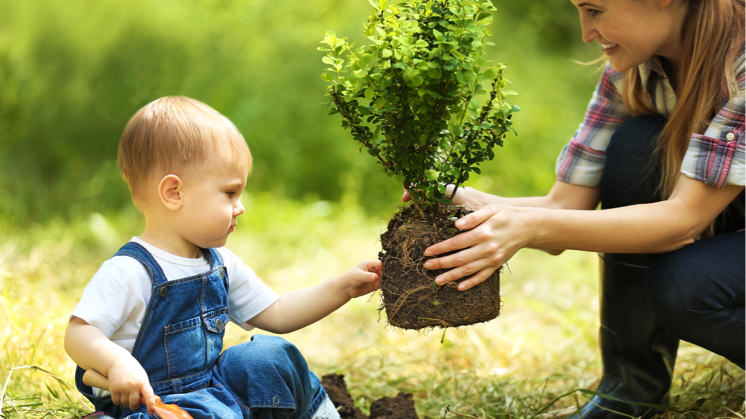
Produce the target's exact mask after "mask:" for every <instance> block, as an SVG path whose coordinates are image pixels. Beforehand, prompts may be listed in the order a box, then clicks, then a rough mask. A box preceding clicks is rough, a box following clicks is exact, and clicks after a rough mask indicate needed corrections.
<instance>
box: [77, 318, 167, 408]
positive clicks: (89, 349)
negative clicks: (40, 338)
mask: <svg viewBox="0 0 746 419" xmlns="http://www.w3.org/2000/svg"><path fill="white" fill-rule="evenodd" d="M65 351H67V354H68V355H69V356H70V358H72V360H73V361H75V363H76V364H78V365H79V366H80V367H81V368H83V369H84V370H90V369H93V370H95V371H97V372H99V373H100V374H101V375H103V376H105V377H107V378H108V380H109V391H110V392H111V401H112V402H114V404H116V405H122V406H128V407H129V408H130V409H133V410H135V409H137V408H138V407H139V406H140V400H141V399H142V400H144V401H145V404H146V405H147V407H148V413H153V399H154V396H155V394H154V393H153V388H152V387H151V386H150V381H149V380H148V374H147V373H146V372H145V370H144V369H143V367H142V366H141V365H140V363H139V362H137V360H136V359H135V358H134V357H133V356H132V355H131V354H130V353H129V352H128V351H127V350H126V349H124V348H122V347H121V346H119V345H117V344H116V343H114V342H112V341H111V340H109V338H107V337H106V335H104V334H103V333H102V332H101V331H100V330H99V329H98V328H96V327H95V326H92V325H90V324H88V323H87V322H86V321H85V320H83V319H81V318H79V317H75V316H73V317H71V318H70V323H69V324H68V326H67V331H66V332H65Z"/></svg>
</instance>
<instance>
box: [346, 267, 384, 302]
mask: <svg viewBox="0 0 746 419" xmlns="http://www.w3.org/2000/svg"><path fill="white" fill-rule="evenodd" d="M342 278H344V279H345V280H346V283H347V294H348V295H349V296H350V298H355V297H359V296H361V295H365V294H367V293H369V292H373V291H375V290H377V289H378V288H379V287H380V286H381V261H380V260H366V261H363V262H360V263H359V264H358V265H357V266H355V267H354V268H352V269H350V270H349V271H347V272H345V273H343V274H342Z"/></svg>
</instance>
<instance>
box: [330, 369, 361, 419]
mask: <svg viewBox="0 0 746 419" xmlns="http://www.w3.org/2000/svg"><path fill="white" fill-rule="evenodd" d="M344 377H345V376H344V375H342V374H327V375H325V376H323V377H321V385H322V386H324V389H325V390H326V394H327V395H328V396H329V399H330V400H331V401H332V403H334V406H336V407H337V412H339V416H340V417H342V419H366V418H367V417H368V416H365V415H364V414H363V412H361V411H360V409H358V408H357V407H355V403H354V402H353V401H352V396H350V392H349V391H347V385H346V384H345V379H344Z"/></svg>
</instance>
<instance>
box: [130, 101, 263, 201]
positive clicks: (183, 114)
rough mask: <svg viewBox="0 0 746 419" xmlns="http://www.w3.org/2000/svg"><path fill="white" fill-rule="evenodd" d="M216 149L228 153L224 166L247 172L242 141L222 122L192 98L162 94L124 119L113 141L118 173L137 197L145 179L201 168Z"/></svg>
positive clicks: (248, 160)
mask: <svg viewBox="0 0 746 419" xmlns="http://www.w3.org/2000/svg"><path fill="white" fill-rule="evenodd" d="M226 146H227V149H224V148H223V147H226ZM219 150H227V151H228V152H229V153H230V158H229V159H228V161H225V164H247V163H248V167H249V168H251V153H250V152H249V148H248V146H247V145H246V141H245V140H244V138H243V136H242V135H241V133H240V132H239V131H238V129H237V128H236V127H235V125H233V123H232V122H231V121H230V120H229V119H228V118H226V117H225V116H223V115H222V114H221V113H220V112H218V111H216V110H215V109H213V108H211V107H210V106H208V105H206V104H204V103H202V102H200V101H198V100H195V99H191V98H188V97H184V96H166V97H162V98H159V99H156V100H154V101H152V102H150V103H148V104H147V105H145V106H144V107H142V108H141V109H140V110H138V111H137V112H136V113H135V114H134V115H133V116H132V118H130V120H129V122H128V123H127V126H126V127H125V128H124V132H123V133H122V138H121V140H120V141H119V151H118V162H119V170H120V171H121V172H122V176H123V177H124V179H125V181H127V184H128V185H129V188H130V192H131V194H132V197H133V199H137V198H140V197H142V196H141V195H142V192H143V185H144V183H145V181H146V180H148V179H149V177H150V176H152V175H154V174H155V175H158V174H164V175H165V174H167V173H176V172H178V171H179V170H182V169H183V168H185V167H187V166H192V165H199V164H204V163H206V161H207V160H208V157H210V156H214V153H215V152H217V151H219Z"/></svg>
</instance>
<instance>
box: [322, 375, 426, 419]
mask: <svg viewBox="0 0 746 419" xmlns="http://www.w3.org/2000/svg"><path fill="white" fill-rule="evenodd" d="M321 385H323V386H324V389H325V390H326V393H327V394H328V395H329V399H331V401H332V403H334V406H336V407H337V411H338V412H339V416H340V417H341V418H342V419H368V418H370V419H419V417H418V416H417V411H416V410H415V409H414V400H413V399H412V395H411V394H406V393H399V394H397V396H396V397H382V398H380V399H378V400H376V401H374V402H373V403H372V404H371V405H370V416H366V415H365V414H363V412H361V411H360V409H358V408H356V407H355V405H354V403H353V401H352V396H350V393H349V392H348V391H347V385H345V381H344V375H342V374H327V375H324V376H323V377H321Z"/></svg>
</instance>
